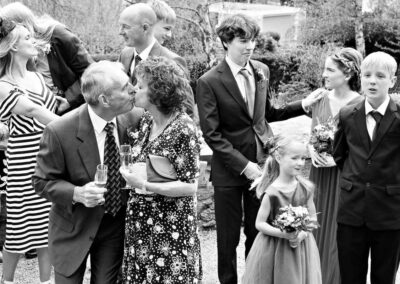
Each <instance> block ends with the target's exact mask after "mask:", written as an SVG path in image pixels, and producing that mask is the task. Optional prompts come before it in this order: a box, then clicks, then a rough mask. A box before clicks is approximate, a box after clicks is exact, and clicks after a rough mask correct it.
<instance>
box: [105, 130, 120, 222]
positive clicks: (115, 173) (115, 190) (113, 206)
mask: <svg viewBox="0 0 400 284" xmlns="http://www.w3.org/2000/svg"><path fill="white" fill-rule="evenodd" d="M104 131H105V132H106V133H107V135H106V141H105V143H104V164H105V165H107V166H108V172H107V184H106V188H107V192H106V193H105V200H106V201H105V203H104V207H105V209H106V213H108V214H111V215H112V216H115V214H117V212H118V211H119V209H120V208H121V207H122V200H121V193H120V189H121V179H122V176H121V174H120V172H119V168H120V165H121V161H120V158H119V151H118V147H117V143H115V137H114V134H113V131H114V124H113V123H112V122H108V123H107V124H106V126H105V127H104Z"/></svg>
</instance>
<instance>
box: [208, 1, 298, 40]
mask: <svg viewBox="0 0 400 284" xmlns="http://www.w3.org/2000/svg"><path fill="white" fill-rule="evenodd" d="M209 9H210V12H211V13H216V14H217V18H218V24H219V23H220V22H221V21H222V20H223V19H224V18H225V17H227V16H229V15H233V14H238V13H241V14H245V15H247V16H249V17H251V18H252V19H254V20H255V21H256V22H257V23H258V24H259V26H260V27H261V32H277V33H279V34H280V36H281V40H280V44H281V45H290V44H295V43H296V42H297V38H298V36H299V33H300V24H301V22H302V21H303V20H304V19H305V16H306V14H305V11H304V10H302V9H300V8H294V7H287V6H279V5H269V4H268V5H266V4H248V3H233V2H219V3H214V4H211V5H210V7H209Z"/></svg>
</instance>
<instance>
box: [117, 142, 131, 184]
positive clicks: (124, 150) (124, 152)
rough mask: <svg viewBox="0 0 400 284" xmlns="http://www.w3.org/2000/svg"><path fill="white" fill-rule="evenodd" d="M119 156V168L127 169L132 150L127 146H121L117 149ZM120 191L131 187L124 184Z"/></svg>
mask: <svg viewBox="0 0 400 284" xmlns="http://www.w3.org/2000/svg"><path fill="white" fill-rule="evenodd" d="M119 155H120V157H121V167H122V168H123V169H127V170H128V169H129V167H130V165H131V164H132V148H131V145H129V144H122V145H121V146H120V147H119ZM122 189H131V186H130V185H128V184H126V185H125V186H124V187H122Z"/></svg>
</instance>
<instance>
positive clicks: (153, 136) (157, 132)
mask: <svg viewBox="0 0 400 284" xmlns="http://www.w3.org/2000/svg"><path fill="white" fill-rule="evenodd" d="M175 117H176V113H171V115H170V116H169V118H168V119H167V121H166V122H165V123H164V125H162V126H161V127H158V129H156V130H153V129H154V125H155V123H154V120H153V125H152V126H151V129H150V135H149V141H153V140H154V139H156V138H157V137H158V136H160V135H161V133H163V131H164V130H165V128H166V127H167V126H168V124H170V122H171V121H172V120H173V119H174V118H175Z"/></svg>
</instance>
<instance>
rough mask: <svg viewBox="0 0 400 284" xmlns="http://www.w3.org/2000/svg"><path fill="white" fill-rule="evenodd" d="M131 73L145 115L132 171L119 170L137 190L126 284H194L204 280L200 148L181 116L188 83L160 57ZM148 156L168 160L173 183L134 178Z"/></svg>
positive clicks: (131, 207) (130, 211)
mask: <svg viewBox="0 0 400 284" xmlns="http://www.w3.org/2000/svg"><path fill="white" fill-rule="evenodd" d="M135 72H136V75H137V76H136V78H137V79H138V81H137V85H136V87H135V100H136V103H135V104H136V106H138V107H142V108H144V109H145V110H146V112H145V113H144V115H143V117H142V119H141V121H140V124H139V128H138V129H137V130H135V131H134V130H131V131H130V132H129V136H130V137H131V138H132V143H131V144H132V153H133V154H132V156H133V160H134V161H133V162H134V165H133V169H131V171H129V170H124V169H123V168H121V173H122V175H123V177H124V178H125V179H126V180H127V184H128V185H130V186H132V187H133V188H136V189H133V190H131V192H130V198H129V202H128V207H127V217H126V229H125V231H126V235H125V238H126V239H125V252H124V262H123V278H124V283H144V282H145V283H197V282H198V281H199V280H201V278H202V269H201V255H200V243H199V238H198V235H197V225H196V222H197V216H196V215H197V214H196V195H195V193H196V190H197V178H198V175H199V152H200V147H199V142H198V141H199V140H198V132H197V129H196V127H195V125H194V123H193V121H192V120H191V119H190V117H189V116H188V115H187V114H185V113H184V112H182V103H183V100H184V98H185V96H186V92H188V91H189V88H190V86H189V82H188V80H187V79H185V75H184V73H183V71H182V70H181V69H180V68H179V67H178V65H176V63H175V62H173V61H171V60H169V59H166V58H162V57H155V58H149V59H147V60H145V61H142V62H141V63H140V64H139V65H138V67H137V68H136V69H135ZM149 154H150V155H153V156H157V157H158V158H161V159H164V160H165V158H166V160H167V163H170V164H171V165H172V167H173V172H175V173H176V177H177V178H176V179H175V180H172V181H167V182H151V181H149V180H147V177H145V176H144V175H138V174H137V172H138V170H137V167H138V165H139V163H140V162H146V159H147V158H148V156H149ZM137 189H139V190H137ZM144 192H147V193H150V194H143V193H144Z"/></svg>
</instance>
